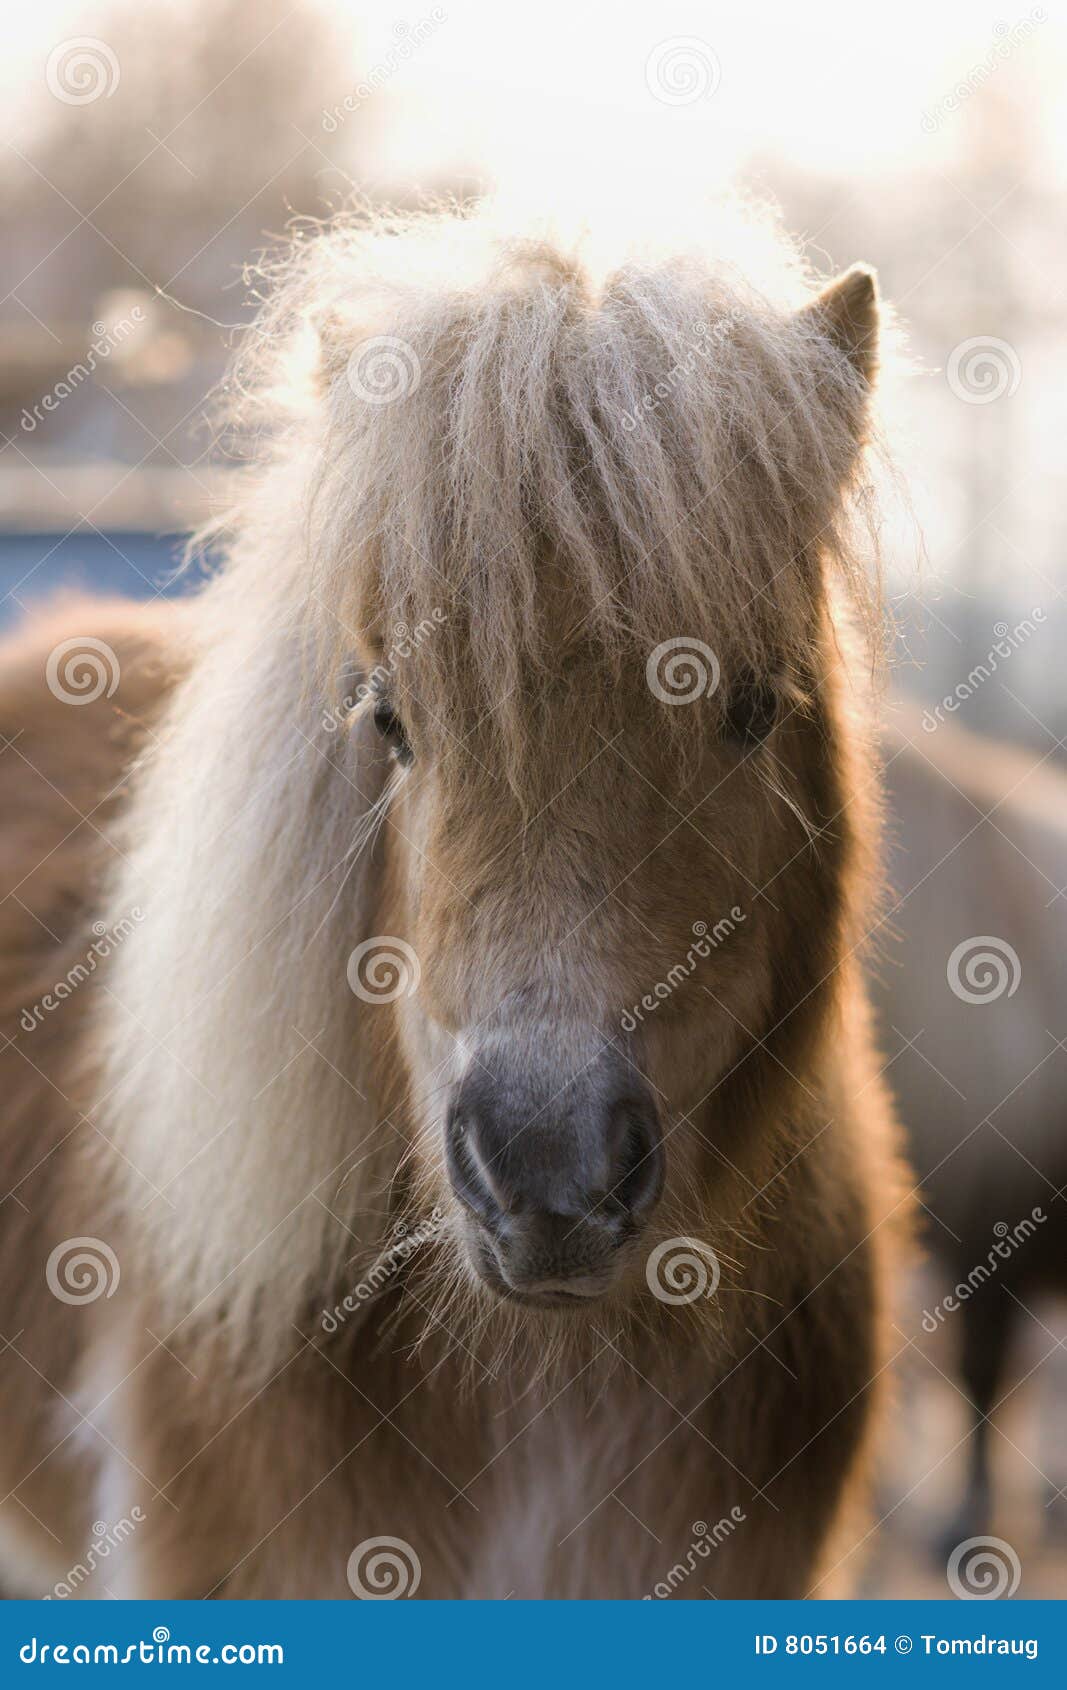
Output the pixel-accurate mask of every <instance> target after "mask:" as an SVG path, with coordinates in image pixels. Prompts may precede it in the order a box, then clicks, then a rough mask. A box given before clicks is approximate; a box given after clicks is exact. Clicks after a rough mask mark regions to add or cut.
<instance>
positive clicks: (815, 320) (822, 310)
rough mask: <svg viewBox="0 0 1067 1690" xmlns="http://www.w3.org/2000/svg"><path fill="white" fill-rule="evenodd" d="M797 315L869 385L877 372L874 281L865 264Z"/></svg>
mask: <svg viewBox="0 0 1067 1690" xmlns="http://www.w3.org/2000/svg"><path fill="white" fill-rule="evenodd" d="M799 316H800V317H801V318H802V319H803V320H805V321H807V322H809V323H810V324H811V326H812V327H813V328H814V329H815V331H816V332H817V333H819V334H822V335H825V337H826V338H827V340H830V341H832V342H833V344H834V345H835V346H836V347H837V349H838V351H839V352H843V353H844V354H845V357H846V358H847V359H848V361H849V363H850V364H851V365H852V368H853V369H854V370H855V371H856V374H857V375H859V376H862V378H863V380H864V381H865V382H866V383H867V384H868V385H870V384H871V383H872V382H873V381H874V378H875V375H876V373H877V370H878V318H879V310H878V282H877V279H876V277H875V273H874V271H873V270H872V269H871V268H870V266H869V265H867V264H854V265H853V266H852V268H851V269H850V270H846V271H845V273H844V275H842V276H838V278H837V280H836V281H833V282H831V283H830V284H829V286H828V287H825V288H824V289H823V291H822V292H821V293H819V294H816V296H815V298H814V299H813V300H811V301H809V303H808V304H807V305H805V306H802V308H801V310H800V312H799Z"/></svg>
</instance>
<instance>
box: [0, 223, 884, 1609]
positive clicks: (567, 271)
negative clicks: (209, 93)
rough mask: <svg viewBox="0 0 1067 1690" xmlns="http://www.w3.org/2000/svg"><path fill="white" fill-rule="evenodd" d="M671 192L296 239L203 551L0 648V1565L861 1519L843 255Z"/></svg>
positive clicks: (208, 1569) (618, 1572) (271, 1576)
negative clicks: (666, 203)
mask: <svg viewBox="0 0 1067 1690" xmlns="http://www.w3.org/2000/svg"><path fill="white" fill-rule="evenodd" d="M675 242H676V244H675V245H674V246H673V247H672V246H670V245H663V244H662V243H661V242H659V241H657V240H656V239H655V238H654V237H653V236H651V235H649V236H647V237H645V238H644V239H641V238H638V239H636V240H635V239H633V238H627V237H626V236H620V235H619V232H618V231H617V230H616V229H615V228H614V227H613V226H609V225H608V224H605V225H603V226H601V225H598V224H597V223H596V222H595V221H594V220H591V219H590V220H587V227H585V228H581V229H578V230H576V231H560V230H558V229H552V228H550V227H549V226H548V225H547V224H544V223H542V224H539V225H533V224H531V225H526V226H522V227H513V226H511V225H510V224H509V223H508V222H507V220H506V219H505V218H503V217H502V215H501V214H500V213H499V212H497V211H495V210H494V209H493V208H491V207H485V206H483V207H481V208H478V209H475V210H472V211H468V212H461V211H455V210H452V211H446V212H443V213H442V212H427V213H424V214H418V215H415V216H411V217H406V218H392V217H388V218H378V219H370V218H367V217H362V216H356V215H353V216H349V217H345V218H342V219H340V220H338V221H337V222H335V223H334V224H333V225H332V226H331V227H329V228H328V229H326V230H324V231H321V232H318V233H316V235H315V236H314V238H310V239H307V238H298V239H297V240H296V241H295V242H294V244H293V247H292V250H291V251H289V252H287V254H286V255H285V256H284V257H282V258H280V259H279V260H277V261H275V262H273V263H269V264H268V265H267V268H266V272H265V274H266V282H265V285H264V287H263V290H262V291H263V295H264V299H263V304H262V309H261V311H260V314H259V316H258V318H257V321H256V324H255V326H254V327H253V329H252V330H251V331H250V332H249V334H248V336H247V339H246V341H245V343H244V345H243V347H242V349H241V350H240V352H239V354H238V358H237V363H236V366H235V371H234V374H233V376H232V379H231V383H230V386H229V388H228V390H227V392H226V394H225V395H224V399H225V400H226V401H227V414H228V417H229V419H230V423H231V425H232V429H233V434H232V436H231V438H232V440H233V442H234V443H235V450H240V451H241V452H243V453H245V454H246V455H247V462H246V463H244V464H243V465H242V466H241V467H240V468H239V469H238V470H237V471H236V487H235V492H234V500H233V506H232V509H231V511H230V512H229V513H228V515H227V516H226V517H225V519H223V520H222V521H220V523H219V524H217V525H216V527H215V528H214V529H213V530H212V533H211V536H210V542H211V545H212V546H213V548H214V550H215V553H216V554H217V567H216V568H215V569H214V570H213V572H212V576H211V579H210V581H209V582H208V584H207V585H206V587H204V589H203V590H202V591H201V592H199V593H198V594H196V595H195V596H193V597H192V598H191V599H189V600H188V601H185V602H181V603H178V604H177V605H174V606H170V607H167V606H164V605H162V604H161V603H159V602H155V603H153V604H151V605H150V606H148V607H147V608H130V607H123V606H116V605H115V604H114V603H100V604H95V605H94V604H93V603H92V602H91V601H89V602H81V603H75V604H71V605H68V606H66V607H62V606H60V607H53V608H52V609H51V610H49V611H47V612H45V613H44V614H43V616H39V617H38V618H37V619H36V620H34V619H31V620H30V621H29V622H28V623H27V624H26V625H25V626H24V627H22V628H21V629H20V630H19V631H18V632H17V633H16V634H15V635H14V636H13V638H12V640H11V641H10V642H9V644H8V647H7V649H6V651H5V652H4V663H3V672H4V681H3V691H2V704H0V714H2V719H3V721H4V722H5V723H6V737H7V739H8V740H9V741H10V743H9V746H8V749H7V751H6V753H5V763H4V767H5V771H6V773H5V778H6V779H7V780H9V781H10V782H11V788H12V793H13V795H14V797H15V799H16V803H15V804H14V805H13V804H12V803H11V801H10V800H9V801H8V802H6V803H5V805H4V810H3V813H4V816H5V818H6V819H5V824H4V837H3V848H2V849H3V863H4V874H5V885H6V889H7V891H8V894H9V895H8V898H7V902H6V903H5V904H4V906H3V908H4V910H5V912H6V914H5V922H6V924H7V925H6V927H5V929H4V932H3V936H2V945H3V958H4V962H3V976H2V978H3V1000H2V1001H3V1006H4V1015H5V1021H4V1025H5V1027H6V1028H7V1030H8V1040H9V1042H8V1043H7V1045H6V1046H5V1048H4V1051H3V1053H2V1057H0V1059H2V1061H3V1063H4V1073H5V1083H4V1088H3V1097H4V1114H5V1127H4V1137H3V1145H4V1149H3V1159H4V1169H5V1175H6V1177H5V1182H4V1189H5V1191H6V1192H7V1193H8V1194H9V1197H10V1201H9V1202H8V1203H7V1205H6V1211H5V1226H4V1244H3V1250H4V1272H3V1281H2V1282H3V1285H4V1298H5V1301H6V1308H5V1313H4V1318H3V1331H4V1335H5V1340H6V1341H7V1348H6V1349H5V1351H4V1353H3V1355H2V1357H0V1366H2V1367H3V1369H4V1383H3V1391H4V1402H5V1409H6V1420H7V1424H8V1427H9V1436H8V1438H7V1439H6V1440H5V1448H4V1453H3V1456H2V1458H0V1459H2V1461H3V1466H4V1477H5V1484H4V1491H5V1493H6V1500H5V1502H4V1505H3V1511H2V1514H0V1527H2V1542H3V1555H4V1562H3V1565H4V1568H5V1578H6V1580H7V1582H8V1584H9V1586H10V1587H11V1588H15V1589H18V1590H21V1591H25V1590H30V1591H33V1592H34V1593H39V1592H40V1591H41V1590H42V1589H44V1588H48V1587H50V1586H51V1587H52V1588H54V1589H56V1590H57V1591H61V1593H65V1592H66V1590H67V1589H68V1588H73V1589H75V1590H76V1592H77V1593H78V1594H81V1595H91V1594H94V1593H96V1594H101V1593H107V1594H118V1595H126V1596H138V1597H147V1596H167V1597H208V1596H216V1595H225V1596H227V1597H237V1598H243V1597H308V1596H310V1597H323V1598H333V1597H349V1596H351V1595H353V1594H354V1595H356V1596H358V1597H380V1596H391V1597H396V1596H416V1595H417V1596H419V1597H428V1598H441V1597H450V1598H452V1597H491V1598H492V1597H499V1598H503V1597H507V1596H510V1595H517V1596H520V1597H567V1598H587V1597H604V1596H610V1597H641V1596H653V1597H655V1596H664V1595H666V1596H671V1597H677V1598H680V1599H703V1598H705V1597H706V1596H708V1595H710V1594H714V1595H716V1596H735V1597H737V1596H743V1597H754V1596H775V1597H789V1596H803V1595H806V1594H820V1595H821V1594H827V1593H829V1592H831V1591H834V1590H837V1589H839V1588H840V1587H841V1581H842V1579H843V1578H845V1577H847V1575H848V1574H849V1573H850V1572H851V1571H852V1570H853V1569H854V1568H855V1566H856V1565H857V1562H858V1551H859V1549H860V1547H861V1545H862V1542H863V1540H864V1538H865V1536H866V1535H867V1526H866V1504H865V1494H866V1490H867V1483H868V1470H869V1466H870V1461H871V1458H872V1457H871V1451H872V1448H873V1447H874V1446H873V1439H874V1436H875V1430H876V1427H877V1424H878V1418H879V1408H880V1404H882V1402H883V1400H884V1384H885V1377H886V1369H887V1366H888V1362H889V1359H890V1358H889V1332H888V1327H889V1316H888V1308H889V1300H890V1295H891V1288H892V1285H893V1282H894V1278H895V1276H896V1274H897V1272H898V1264H899V1260H900V1256H901V1253H902V1252H903V1251H905V1250H906V1230H907V1229H906V1225H905V1216H906V1213H907V1207H908V1195H907V1186H908V1182H907V1177H906V1174H905V1172H904V1169H903V1164H902V1162H901V1160H900V1157H899V1153H898V1149H897V1145H896V1137H895V1127H894V1123H893V1117H892V1111H891V1107H890V1103H889V1099H888V1096H887V1093H886V1091H885V1089H884V1087H883V1085H882V1083H881V1081H880V1078H879V1072H878V1070H879V1061H878V1057H877V1053H876V1049H875V1045H874V1041H873V1038H872V1034H871V1028H870V1022H869V1013H868V1008H867V1002H866V998H865V990H864V985H863V980H862V975H861V970H860V965H859V952H860V950H861V949H862V941H863V938H864V933H865V929H866V925H867V923H868V922H869V920H870V918H871V911H872V907H873V904H872V900H874V899H875V897H876V894H877V856H878V844H877V839H878V777H877V770H876V762H875V747H874V741H873V738H872V727H871V721H872V716H873V710H872V705H871V697H872V691H871V687H870V679H871V674H872V658H873V649H872V642H873V641H874V640H875V636H874V635H873V634H872V632H871V629H872V626H873V624H874V623H875V621H876V618H875V617H874V615H873V614H872V596H873V594H872V589H871V586H870V580H871V572H870V562H871V559H870V555H869V553H870V540H869V537H870V536H871V535H872V534H873V533H874V530H873V528H872V526H871V524H870V522H869V520H868V517H869V515H870V512H869V508H868V504H867V499H868V493H869V486H870V475H869V472H868V467H867V466H868V464H869V459H870V453H871V450H872V449H873V446H874V443H875V442H876V438H877V431H876V426H875V421H874V416H873V394H874V388H875V381H876V372H877V367H878V359H879V353H878V336H879V304H878V298H877V289H876V283H875V278H874V275H873V273H872V272H871V271H870V270H869V269H867V268H865V267H863V266H858V267H856V268H854V269H852V270H850V271H848V272H847V273H845V274H844V275H842V276H840V277H839V278H837V279H836V280H834V281H832V282H831V283H829V284H828V285H826V286H825V287H821V288H820V287H819V286H818V285H817V284H816V282H815V281H814V279H813V278H812V277H811V276H810V275H809V274H808V273H807V271H806V270H805V269H804V268H803V266H802V265H801V264H800V262H799V260H798V259H797V257H796V256H795V254H794V253H793V251H792V249H791V248H790V246H789V244H788V242H786V241H785V240H784V239H783V238H782V237H780V236H779V235H778V234H777V232H776V231H775V230H773V229H771V228H769V227H768V226H766V225H765V224H763V223H762V222H761V221H760V220H758V219H752V218H750V217H748V216H746V215H741V216H739V217H735V216H734V215H733V214H732V213H727V212H722V213H720V214H719V215H718V216H711V217H709V218H708V220H707V223H706V225H705V226H704V228H703V229H702V231H701V232H700V234H699V235H697V234H694V235H693V236H692V237H691V238H690V239H689V240H688V241H687V242H685V243H681V244H677V231H675ZM82 648H84V649H82ZM94 930H95V931H96V932H97V933H99V934H101V935H104V936H106V939H107V941H108V943H109V950H108V954H107V955H106V956H105V957H103V958H99V959H98V958H97V957H95V955H94V956H93V957H92V959H91V960H92V962H93V963H94V966H92V967H90V966H89V961H88V960H87V959H89V955H90V951H91V945H92V940H91V934H92V933H93V932H94ZM120 935H121V938H120ZM79 970H80V972H79ZM60 982H63V983H66V984H67V985H68V987H69V989H68V992H67V993H65V994H64V993H60V992H59V991H58V983H60ZM46 999H47V1000H49V1001H50V1002H51V1006H52V1007H50V1008H49V1007H48V1003H47V1002H46ZM94 1522H95V1524H94ZM101 1528H102V1529H101ZM119 1528H121V1529H119ZM94 1533H95V1534H96V1538H95V1540H94V1536H93V1534H94ZM94 1543H95V1545H96V1546H97V1548H96V1549H95V1551H94ZM105 1543H106V1545H107V1555H106V1556H104V1554H103V1548H102V1546H103V1545H104V1544H105ZM90 1560H91V1562H92V1564H91V1565H89V1564H88V1563H89V1561H90ZM72 1567H75V1568H78V1569H80V1570H81V1571H80V1573H79V1576H78V1577H77V1578H73V1577H72V1575H71V1572H70V1569H71V1568H72ZM87 1568H88V1570H86V1569H87Z"/></svg>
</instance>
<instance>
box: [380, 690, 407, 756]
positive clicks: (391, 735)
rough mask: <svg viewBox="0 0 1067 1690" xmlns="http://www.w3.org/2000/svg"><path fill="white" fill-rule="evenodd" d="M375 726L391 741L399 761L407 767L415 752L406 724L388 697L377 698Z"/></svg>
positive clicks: (383, 736) (384, 737) (394, 753)
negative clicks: (406, 730)
mask: <svg viewBox="0 0 1067 1690" xmlns="http://www.w3.org/2000/svg"><path fill="white" fill-rule="evenodd" d="M374 726H375V727H376V728H377V730H378V732H379V733H380V734H381V736H382V738H383V739H387V740H388V741H389V744H390V746H391V748H392V751H393V755H394V757H395V758H396V760H397V762H398V763H402V764H403V765H404V767H405V768H406V767H407V765H408V764H409V763H410V762H411V761H412V760H413V758H414V752H413V751H412V749H411V742H410V741H409V739H408V736H407V734H406V733H405V731H404V724H403V722H402V721H401V720H400V717H399V716H398V715H397V713H396V711H395V710H394V709H393V706H392V705H391V704H390V702H389V700H388V699H387V698H378V699H376V700H375V704H374Z"/></svg>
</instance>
